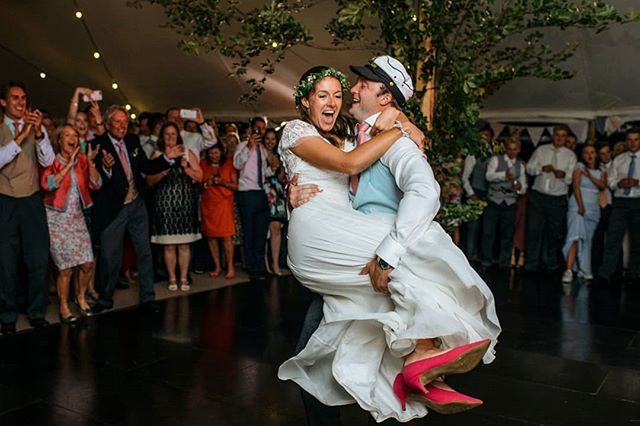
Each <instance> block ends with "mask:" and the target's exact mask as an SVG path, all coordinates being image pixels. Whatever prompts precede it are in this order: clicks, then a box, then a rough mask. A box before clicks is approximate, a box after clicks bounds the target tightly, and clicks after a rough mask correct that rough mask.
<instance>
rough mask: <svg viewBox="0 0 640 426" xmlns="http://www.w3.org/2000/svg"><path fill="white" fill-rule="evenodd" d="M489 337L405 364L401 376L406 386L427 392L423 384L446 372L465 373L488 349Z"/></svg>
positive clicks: (474, 365) (476, 363)
mask: <svg viewBox="0 0 640 426" xmlns="http://www.w3.org/2000/svg"><path fill="white" fill-rule="evenodd" d="M490 343H491V340H490V339H484V340H479V341H477V342H473V343H469V344H467V345H462V346H458V347H456V348H453V349H451V350H448V351H446V352H444V353H442V354H440V355H436V356H433V357H430V358H426V359H422V360H420V361H415V362H412V363H411V364H407V365H405V366H404V368H403V369H402V376H403V377H404V382H405V384H406V385H407V386H409V387H410V388H412V389H415V390H416V391H420V392H427V389H426V388H425V384H428V383H431V382H432V381H433V380H435V379H436V378H437V377H440V376H444V375H447V374H460V373H467V372H469V371H471V370H473V369H474V368H475V367H476V365H478V363H479V362H480V361H481V360H482V357H483V356H484V354H485V353H486V352H487V349H489V344H490Z"/></svg>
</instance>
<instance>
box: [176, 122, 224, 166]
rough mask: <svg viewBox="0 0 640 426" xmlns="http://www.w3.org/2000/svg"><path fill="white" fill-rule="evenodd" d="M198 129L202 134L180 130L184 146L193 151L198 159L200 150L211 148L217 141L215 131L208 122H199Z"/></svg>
mask: <svg viewBox="0 0 640 426" xmlns="http://www.w3.org/2000/svg"><path fill="white" fill-rule="evenodd" d="M200 131H201V132H202V134H200V133H191V132H187V131H186V130H181V131H180V136H181V137H182V141H183V142H184V146H186V147H187V148H189V149H190V150H191V151H193V153H194V154H195V155H196V157H197V158H198V159H200V153H201V152H202V151H204V150H206V149H208V148H211V147H212V146H214V145H215V144H217V143H218V138H217V137H216V132H215V131H214V130H213V127H211V126H210V125H209V124H207V123H206V122H205V123H202V124H200Z"/></svg>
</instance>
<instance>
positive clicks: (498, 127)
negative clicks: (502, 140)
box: [489, 122, 507, 138]
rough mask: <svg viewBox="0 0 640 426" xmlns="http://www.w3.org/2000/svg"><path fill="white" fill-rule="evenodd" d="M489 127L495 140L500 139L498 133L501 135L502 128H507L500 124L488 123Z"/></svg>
mask: <svg viewBox="0 0 640 426" xmlns="http://www.w3.org/2000/svg"><path fill="white" fill-rule="evenodd" d="M489 126H491V130H493V134H494V135H495V137H496V138H498V137H500V133H502V131H503V130H504V128H505V127H507V126H505V125H504V124H502V123H495V122H491V123H489Z"/></svg>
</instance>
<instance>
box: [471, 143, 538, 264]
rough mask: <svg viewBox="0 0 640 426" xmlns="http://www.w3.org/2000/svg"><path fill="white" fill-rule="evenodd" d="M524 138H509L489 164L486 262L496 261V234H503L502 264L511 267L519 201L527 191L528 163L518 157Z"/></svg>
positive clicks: (484, 235) (484, 228) (484, 232)
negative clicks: (519, 196)
mask: <svg viewBox="0 0 640 426" xmlns="http://www.w3.org/2000/svg"><path fill="white" fill-rule="evenodd" d="M519 154H520V141H519V140H518V139H515V138H514V139H509V140H508V141H507V142H506V143H505V154H502V155H494V156H493V157H491V159H490V160H489V164H488V166H487V173H486V179H487V181H488V182H489V191H488V195H487V202H488V204H487V208H486V209H485V211H484V215H483V218H482V265H483V266H484V267H485V268H486V267H489V266H491V264H492V263H493V247H494V243H495V240H496V235H498V233H499V235H500V239H499V242H500V244H499V250H498V253H499V254H498V266H499V267H500V269H508V268H509V266H510V265H509V260H510V257H511V248H512V246H513V231H514V227H515V221H516V200H517V197H518V195H522V194H524V193H525V192H526V191H527V175H526V172H525V165H524V163H523V162H522V161H521V160H519V159H518V155H519Z"/></svg>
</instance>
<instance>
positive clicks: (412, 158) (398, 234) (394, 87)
mask: <svg viewBox="0 0 640 426" xmlns="http://www.w3.org/2000/svg"><path fill="white" fill-rule="evenodd" d="M350 68H351V71H353V72H354V73H355V74H356V75H357V76H358V80H357V82H356V84H355V85H354V86H353V88H352V89H351V94H352V96H353V104H352V105H351V108H350V109H349V113H350V114H351V115H352V116H353V117H354V118H355V119H356V120H357V121H358V122H359V125H358V137H357V144H356V145H358V144H360V143H366V142H367V141H368V140H369V139H370V137H371V134H370V130H371V128H372V127H373V125H374V123H375V121H376V119H377V118H378V115H380V113H382V112H383V111H384V110H385V109H387V108H390V107H395V108H397V109H401V108H402V107H403V106H404V105H405V103H406V102H407V101H408V100H409V99H410V98H411V96H413V83H412V81H411V77H410V76H409V74H408V73H407V71H406V69H405V68H404V66H403V65H402V64H401V63H400V62H399V61H398V60H396V59H394V58H392V57H390V56H380V57H377V58H375V59H374V60H373V61H372V62H371V63H369V64H367V65H365V66H362V67H358V66H351V67H350ZM353 147H355V145H354V146H352V147H350V148H351V149H353ZM318 191H319V189H318V187H317V186H316V185H313V184H306V185H299V186H297V185H295V186H291V189H290V191H289V202H290V204H291V205H292V206H293V207H299V206H300V205H302V204H304V203H305V202H307V201H308V200H309V199H310V198H312V197H313V196H315V194H316V193H317V192H318ZM439 194H440V188H439V186H438V184H437V183H436V181H435V178H434V176H433V172H432V171H431V167H430V166H429V164H428V163H427V160H426V157H425V156H424V154H423V153H422V151H421V150H420V149H419V148H418V147H417V146H416V145H415V144H414V142H413V141H411V139H409V138H408V137H406V136H403V137H401V138H400V139H398V141H396V142H395V143H394V144H393V145H392V146H391V148H389V150H388V151H387V152H386V153H385V154H384V155H383V156H382V158H380V160H378V161H377V162H375V163H374V164H373V165H371V167H369V168H368V169H367V170H365V171H364V172H362V173H361V174H360V175H354V176H351V179H350V185H349V197H350V199H351V203H352V206H353V208H354V209H356V210H358V211H360V212H363V213H365V214H374V213H386V214H393V215H395V217H396V218H395V223H394V226H393V228H392V229H391V232H390V233H389V234H388V235H387V237H386V238H385V239H384V240H383V241H382V243H381V244H380V245H379V246H378V248H377V249H376V253H375V254H376V257H375V258H374V259H372V260H371V261H370V262H369V263H368V264H367V265H366V266H365V267H364V269H363V270H362V274H368V275H369V276H370V278H371V284H372V286H373V288H374V289H375V290H376V291H378V292H385V293H386V292H388V284H389V279H390V278H389V275H390V274H391V272H392V271H393V269H394V268H395V267H397V266H398V264H399V263H400V262H401V260H402V256H403V255H404V254H405V252H406V251H407V248H408V247H410V246H411V244H413V243H414V242H415V241H417V240H418V238H420V236H422V234H423V233H424V232H425V231H426V229H427V227H428V225H429V223H431V220H433V218H434V217H435V215H436V213H437V212H438V209H439V207H440V203H439ZM322 309H323V302H322V298H321V297H320V296H317V295H315V296H314V300H313V301H312V303H311V306H310V307H309V310H308V311H307V314H306V317H305V322H304V325H303V327H302V332H301V335H300V338H299V340H298V345H297V348H296V349H297V351H298V352H299V351H301V350H302V349H304V347H305V346H306V345H307V342H308V341H309V339H310V338H311V335H312V334H313V333H314V332H315V331H316V329H317V328H318V326H319V325H320V322H321V321H322V317H323V312H322ZM302 398H303V401H304V405H305V410H306V413H307V422H308V424H309V425H311V426H316V425H339V424H341V422H340V413H339V410H338V408H337V407H327V406H324V405H322V404H321V403H320V402H319V401H317V400H316V399H315V398H313V396H311V395H310V394H308V393H306V392H305V391H304V390H303V391H302ZM369 422H370V423H371V424H374V423H375V422H374V420H373V418H372V417H369ZM383 424H385V425H392V424H400V423H398V422H396V421H395V420H393V419H391V420H387V421H385V422H383Z"/></svg>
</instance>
